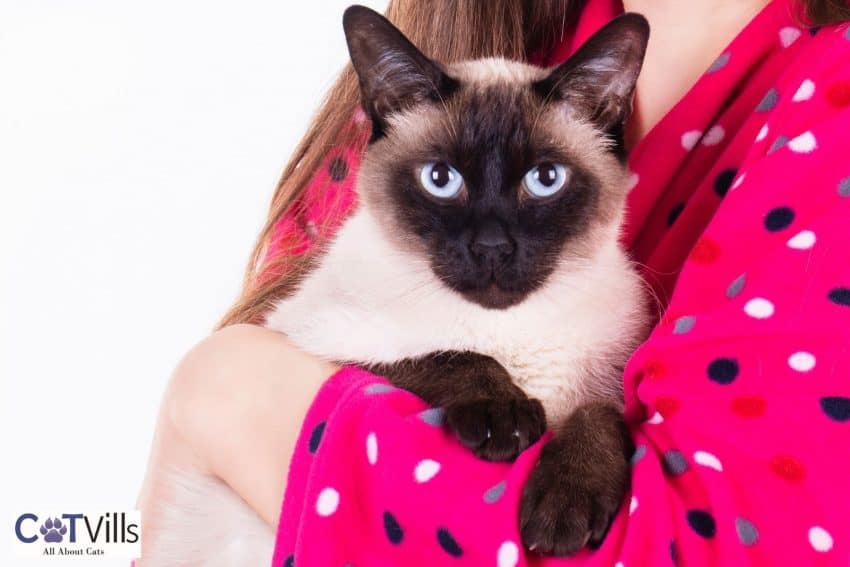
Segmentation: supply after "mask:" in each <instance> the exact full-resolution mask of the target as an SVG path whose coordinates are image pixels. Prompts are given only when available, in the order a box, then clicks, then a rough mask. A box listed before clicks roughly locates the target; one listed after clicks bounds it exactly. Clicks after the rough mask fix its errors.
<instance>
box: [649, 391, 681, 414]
mask: <svg viewBox="0 0 850 567" xmlns="http://www.w3.org/2000/svg"><path fill="white" fill-rule="evenodd" d="M681 405H682V403H681V402H680V401H679V400H677V399H676V398H668V397H664V396H662V397H660V398H657V399H656V400H655V409H657V410H658V413H660V414H661V415H663V416H664V419H669V418H670V417H672V416H673V415H674V414H675V413H676V412H677V411H679V407H680V406H681Z"/></svg>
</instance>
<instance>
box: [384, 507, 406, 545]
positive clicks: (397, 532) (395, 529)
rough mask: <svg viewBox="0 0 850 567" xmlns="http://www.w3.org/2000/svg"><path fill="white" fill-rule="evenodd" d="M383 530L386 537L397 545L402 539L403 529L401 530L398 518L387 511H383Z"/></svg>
mask: <svg viewBox="0 0 850 567" xmlns="http://www.w3.org/2000/svg"><path fill="white" fill-rule="evenodd" d="M384 531H385V532H386V533H387V539H388V540H390V543H392V544H395V545H398V544H400V543H401V540H403V539H404V531H402V529H401V526H400V525H399V524H398V520H396V519H395V516H393V515H392V514H390V513H389V512H384Z"/></svg>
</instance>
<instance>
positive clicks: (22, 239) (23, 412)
mask: <svg viewBox="0 0 850 567" xmlns="http://www.w3.org/2000/svg"><path fill="white" fill-rule="evenodd" d="M348 3H349V2H348V1H347V0H332V1H329V0H322V1H321V2H306V1H300V2H297V3H296V2H292V1H290V0H276V1H270V0H249V1H240V2H235V1H231V2H211V1H201V0H190V1H189V0H148V1H146V2H129V1H126V0H122V1H119V0H65V1H62V0H0V260H2V263H0V266H2V274H0V302H2V303H0V325H2V326H0V379H1V380H2V392H0V394H1V396H0V397H1V399H2V428H0V435H2V439H0V541H2V542H3V548H2V553H3V555H0V564H2V565H4V566H5V565H19V564H27V565H40V564H45V565H56V564H62V565H72V564H78V565H79V564H92V563H94V562H93V561H77V562H74V561H56V560H53V561H35V562H32V561H26V562H25V560H22V559H13V558H11V557H9V556H8V552H9V549H8V544H9V542H10V539H11V538H12V537H13V536H14V535H13V531H12V530H13V528H12V522H13V520H14V518H16V517H17V516H18V515H19V514H20V513H22V512H25V511H31V510H46V509H50V510H56V511H58V512H61V511H69V510H72V509H74V508H76V509H104V510H123V509H132V508H133V507H134V504H135V499H136V494H137V491H138V488H139V486H140V484H141V481H142V475H143V474H144V467H145V462H146V459H147V452H148V448H149V444H150V441H151V436H152V433H153V426H154V420H155V417H156V411H157V407H158V404H159V399H160V396H161V393H162V391H163V388H164V386H165V384H166V381H167V380H168V377H169V374H170V372H171V370H172V369H173V368H174V366H175V364H176V363H177V361H178V360H179V358H180V357H181V356H182V354H183V353H184V352H185V351H186V350H187V349H189V348H190V347H191V346H192V345H193V344H194V343H195V342H197V341H198V340H200V339H201V338H202V337H203V336H204V335H205V334H207V333H208V332H209V331H210V329H211V328H212V326H213V325H214V323H215V322H216V321H217V319H218V318H219V317H220V316H221V315H222V314H223V313H224V311H225V310H226V309H227V307H228V306H229V305H230V304H231V302H232V301H233V299H234V298H235V296H236V294H237V291H238V289H239V286H240V283H241V278H242V273H243V269H244V267H245V263H246V261H247V259H248V256H249V252H250V250H251V246H252V244H253V242H254V238H255V236H256V234H257V232H258V231H259V229H260V227H261V226H262V223H263V220H264V219H265V215H266V208H267V205H268V202H269V199H270V198H271V195H272V191H273V188H274V185H275V183H276V181H277V177H278V174H279V172H280V171H281V169H282V167H283V164H284V163H285V161H286V158H287V157H288V154H289V153H290V152H291V151H292V149H293V148H294V146H295V144H296V142H297V141H298V139H299V137H300V136H301V134H302V133H303V131H304V129H305V127H306V125H307V123H308V120H309V118H310V116H311V114H312V112H313V111H314V110H315V109H316V107H317V105H318V102H319V100H320V98H321V96H322V94H323V93H324V92H325V90H326V89H327V87H328V86H329V85H330V83H331V82H332V80H333V78H334V76H335V75H336V73H337V72H338V71H339V69H340V68H341V67H342V65H343V64H344V63H345V62H346V60H347V54H346V51H345V44H344V39H343V36H342V29H341V25H340V21H341V15H342V11H343V9H344V7H345V6H346V5H347V4H348ZM365 3H366V4H368V5H372V6H373V7H381V6H383V5H385V3H386V2H385V0H372V1H370V2H369V1H367V2H365ZM24 562H25V563H24ZM96 564H99V565H106V564H108V563H107V562H105V561H100V562H97V563H96ZM115 564H120V565H126V562H116V563H115Z"/></svg>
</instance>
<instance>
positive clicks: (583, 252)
mask: <svg viewBox="0 0 850 567" xmlns="http://www.w3.org/2000/svg"><path fill="white" fill-rule="evenodd" d="M345 27H346V35H347V38H348V42H349V48H350V51H351V54H352V61H353V62H354V65H355V69H356V70H357V71H358V75H359V77H360V82H361V90H362V92H363V100H364V107H365V109H366V111H367V112H368V114H369V116H370V118H371V119H372V123H373V137H372V141H371V144H370V146H369V148H368V150H367V152H366V155H365V156H364V159H363V163H362V165H361V173H360V179H359V185H358V190H359V192H360V196H361V198H362V199H363V201H364V202H365V203H366V205H367V206H369V207H370V209H371V211H372V212H373V214H374V215H375V216H376V219H377V221H378V222H380V223H381V224H382V226H383V227H384V228H385V229H386V230H385V232H384V234H386V235H387V237H388V238H390V239H391V240H392V241H393V242H394V243H396V244H398V246H399V247H400V248H402V249H403V250H404V251H405V252H407V253H410V254H413V255H414V256H415V257H417V258H418V259H421V260H424V261H425V262H427V265H428V266H429V267H430V269H431V270H432V271H433V272H434V273H435V274H436V275H437V277H438V278H439V279H440V280H441V281H442V282H443V283H444V284H445V285H446V286H448V287H449V288H451V289H453V290H455V291H456V292H458V293H460V294H462V295H463V296H464V297H466V298H467V299H469V300H470V301H474V302H476V303H478V304H480V305H482V306H484V307H487V308H507V307H510V306H512V305H515V304H517V303H519V302H521V301H522V300H523V299H524V298H525V297H527V296H528V295H529V294H530V293H531V292H533V291H534V290H536V289H538V288H539V287H540V286H542V285H543V284H544V283H545V282H546V279H547V278H548V276H549V275H550V274H551V273H552V272H553V271H554V270H555V269H556V267H557V266H558V265H560V264H562V263H563V262H564V261H565V259H566V258H573V259H575V258H585V259H589V258H592V256H593V253H594V251H595V249H597V248H598V247H600V246H602V245H605V244H610V242H608V241H609V240H610V239H612V238H616V234H617V228H618V226H619V223H620V218H621V213H622V208H623V201H624V196H625V187H624V186H625V179H624V168H623V165H622V163H621V159H622V141H621V140H620V139H618V138H619V136H620V134H621V132H622V125H623V121H624V120H625V117H626V115H627V113H628V111H629V109H630V105H631V96H632V92H633V88H634V81H635V79H636V77H637V73H638V71H639V69H640V64H641V61H642V58H643V52H644V49H645V45H646V37H647V34H648V29H647V27H646V24H645V20H643V19H642V18H640V17H638V16H629V17H625V18H621V19H619V20H617V21H615V22H614V23H613V24H611V25H609V26H608V27H607V28H605V29H604V30H602V31H601V32H600V33H599V34H597V36H596V37H594V38H593V39H592V40H591V41H590V42H589V43H588V45H587V46H586V47H585V48H583V49H582V50H581V52H580V53H579V54H577V55H576V56H575V57H573V58H572V59H571V60H570V61H568V62H567V63H565V64H564V65H562V66H560V67H558V68H556V69H555V70H554V71H552V70H550V71H546V70H543V69H539V68H535V67H531V66H528V65H524V64H519V63H510V62H506V61H500V60H482V61H473V62H467V63H461V64H456V65H451V66H448V67H442V66H440V65H438V64H437V63H435V62H432V61H430V60H428V59H427V58H426V57H425V56H424V55H422V54H421V53H419V52H418V51H417V50H416V48H415V47H413V46H412V45H411V44H410V43H409V42H407V40H406V39H405V38H404V37H403V36H402V35H401V34H400V33H399V32H398V31H397V30H395V28H393V27H392V26H391V25H390V24H389V22H387V21H386V20H384V19H383V18H382V17H381V16H379V15H377V14H375V13H374V12H372V11H370V10H367V9H365V8H359V7H356V8H351V9H349V10H348V11H347V12H346V17H345ZM375 260H376V261H380V258H376V259H375Z"/></svg>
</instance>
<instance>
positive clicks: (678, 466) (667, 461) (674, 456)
mask: <svg viewBox="0 0 850 567" xmlns="http://www.w3.org/2000/svg"><path fill="white" fill-rule="evenodd" d="M664 470H666V471H667V473H668V474H672V475H680V474H682V473H684V472H685V471H686V470H688V460H687V459H686V458H685V456H684V455H683V454H682V453H681V452H680V451H677V450H675V449H671V450H669V451H667V452H666V453H664Z"/></svg>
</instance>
